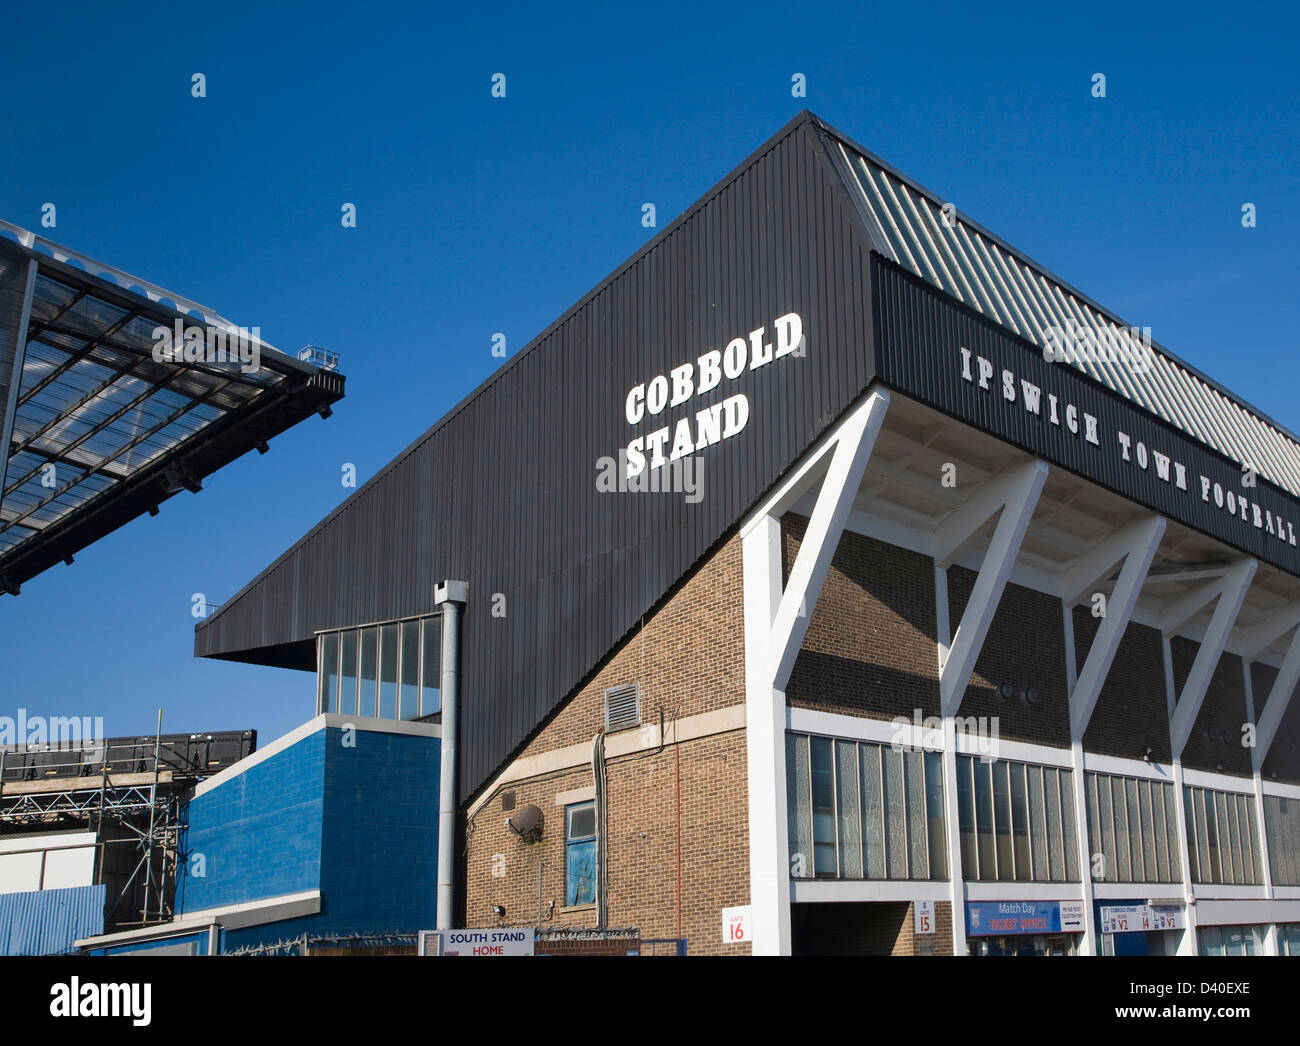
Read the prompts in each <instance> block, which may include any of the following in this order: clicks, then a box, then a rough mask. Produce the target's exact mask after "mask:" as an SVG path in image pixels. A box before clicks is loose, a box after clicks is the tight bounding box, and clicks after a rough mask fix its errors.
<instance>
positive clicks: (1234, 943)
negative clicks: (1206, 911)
mask: <svg viewBox="0 0 1300 1046" xmlns="http://www.w3.org/2000/svg"><path fill="white" fill-rule="evenodd" d="M1196 935H1197V938H1198V939H1199V940H1200V950H1201V954H1202V955H1258V954H1259V952H1260V951H1261V950H1262V948H1261V945H1262V943H1263V940H1264V934H1263V930H1262V927H1259V926H1201V927H1198V928H1197V931H1196Z"/></svg>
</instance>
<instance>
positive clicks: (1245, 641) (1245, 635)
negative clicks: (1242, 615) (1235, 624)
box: [1233, 600, 1300, 661]
mask: <svg viewBox="0 0 1300 1046" xmlns="http://www.w3.org/2000/svg"><path fill="white" fill-rule="evenodd" d="M1297 625H1300V600H1297V601H1296V602H1294V603H1288V604H1287V605H1286V606H1284V607H1279V608H1278V609H1277V610H1274V611H1272V612H1271V613H1270V614H1269V615H1268V617H1267V618H1266V619H1265V620H1263V621H1261V622H1260V623H1259V624H1257V625H1251V626H1250V627H1249V628H1243V629H1239V630H1238V632H1237V634H1236V636H1234V639H1235V640H1236V643H1235V644H1234V645H1233V649H1234V650H1236V651H1237V652H1238V653H1240V654H1241V658H1242V660H1243V661H1254V660H1255V659H1256V658H1257V657H1259V655H1260V654H1262V653H1263V652H1264V651H1265V650H1267V649H1268V648H1269V647H1271V646H1272V645H1273V644H1274V643H1276V642H1277V641H1278V640H1279V639H1281V638H1282V637H1283V636H1284V635H1286V634H1287V633H1288V632H1290V631H1291V629H1293V628H1295V627H1296V626H1297Z"/></svg>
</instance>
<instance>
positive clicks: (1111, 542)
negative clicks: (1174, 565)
mask: <svg viewBox="0 0 1300 1046" xmlns="http://www.w3.org/2000/svg"><path fill="white" fill-rule="evenodd" d="M1157 519H1158V520H1159V521H1160V523H1159V527H1158V528H1157V530H1156V531H1155V544H1154V545H1152V546H1151V554H1152V556H1154V555H1155V551H1156V546H1158V545H1159V544H1160V538H1161V536H1162V535H1163V534H1164V532H1165V521H1164V519H1162V518H1161V517H1159V516H1151V515H1148V516H1142V517H1141V518H1140V519H1135V520H1134V521H1133V522H1132V523H1130V524H1128V526H1125V527H1121V528H1120V529H1119V530H1117V531H1115V533H1114V534H1112V535H1111V536H1110V537H1108V538H1106V540H1104V541H1102V542H1100V543H1099V544H1098V545H1097V546H1096V547H1095V548H1093V549H1092V550H1091V551H1089V552H1086V553H1085V554H1084V555H1082V556H1080V557H1079V558H1078V559H1077V560H1076V561H1075V562H1074V563H1072V564H1071V565H1070V568H1069V569H1068V570H1066V572H1065V574H1064V575H1062V577H1061V602H1062V603H1064V604H1065V605H1066V606H1067V607H1073V606H1074V605H1075V604H1076V603H1081V602H1082V601H1083V600H1084V598H1085V597H1086V596H1088V595H1089V594H1091V592H1092V590H1093V589H1094V587H1095V586H1096V584H1097V582H1099V581H1102V580H1104V579H1105V577H1106V576H1107V575H1108V574H1109V573H1110V571H1111V569H1112V568H1113V567H1114V566H1115V564H1116V563H1118V562H1119V561H1120V560H1122V559H1124V558H1125V557H1127V556H1130V555H1132V553H1133V552H1134V550H1136V549H1140V548H1144V547H1145V546H1146V544H1147V538H1148V537H1149V536H1150V535H1151V533H1152V532H1153V531H1152V528H1153V526H1154V523H1153V521H1154V520H1157Z"/></svg>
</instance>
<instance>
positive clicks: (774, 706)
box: [740, 389, 889, 955]
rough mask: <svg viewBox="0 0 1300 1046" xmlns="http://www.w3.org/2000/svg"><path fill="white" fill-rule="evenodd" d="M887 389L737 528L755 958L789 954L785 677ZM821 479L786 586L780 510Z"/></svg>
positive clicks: (849, 505)
mask: <svg viewBox="0 0 1300 1046" xmlns="http://www.w3.org/2000/svg"><path fill="white" fill-rule="evenodd" d="M888 406H889V393H888V392H887V391H885V390H883V389H877V390H875V391H873V392H872V393H871V394H870V395H868V396H867V397H866V398H865V399H864V400H863V401H862V402H861V403H860V404H859V405H858V406H857V407H855V408H854V409H853V410H852V411H850V412H849V414H848V415H847V416H846V417H845V418H844V420H843V421H841V422H840V423H839V424H838V425H837V426H836V427H835V429H834V430H832V432H831V433H829V434H828V435H827V437H826V438H825V439H823V441H822V442H821V443H820V444H819V445H818V446H817V447H816V448H814V449H813V450H812V451H811V452H810V453H809V454H808V455H807V456H806V457H805V459H804V460H803V461H802V462H801V463H800V464H799V466H798V467H797V468H796V469H795V470H794V471H792V472H791V474H790V475H789V476H787V477H786V479H785V481H784V482H782V483H781V484H780V485H779V486H778V487H777V488H776V489H775V490H774V491H773V492H772V494H771V495H770V496H769V497H768V498H766V499H765V500H764V501H763V502H762V503H761V504H760V506H759V507H758V508H757V509H756V510H755V511H754V512H753V513H751V514H750V517H749V518H748V519H747V520H746V521H745V523H744V524H743V525H742V526H741V528H740V533H741V557H742V566H743V578H744V582H743V584H744V593H745V595H744V607H745V729H746V735H745V748H746V771H747V774H748V806H749V897H750V901H749V903H750V909H751V915H752V918H753V926H752V931H751V934H750V942H751V944H752V946H753V952H754V954H755V955H789V954H790V842H789V830H788V826H787V815H786V809H787V802H788V797H787V796H786V767H785V728H786V707H785V693H784V690H785V684H786V680H787V679H788V678H789V674H790V668H791V667H792V666H793V664H794V659H795V657H796V655H797V654H798V652H799V648H800V646H802V645H803V637H804V634H805V633H806V631H807V628H808V621H809V619H810V617H811V614H812V607H813V606H814V605H815V604H816V602H817V597H818V596H819V595H820V593H821V587H822V583H823V582H824V581H825V579H826V573H827V571H828V570H829V569H830V562H831V559H832V558H833V556H834V553H835V548H836V546H837V545H838V544H839V539H840V535H841V533H842V532H843V530H844V524H845V522H846V521H847V519H848V516H849V511H850V510H851V509H852V506H853V500H854V497H855V496H856V495H857V492H858V488H859V485H860V484H861V482H862V476H863V473H864V472H865V471H866V466H867V460H868V459H869V458H870V456H871V450H872V447H873V446H874V445H875V441H876V437H877V435H879V433H880V426H881V423H882V421H883V420H884V416H885V410H886V409H887V408H888ZM819 476H820V477H822V483H821V489H820V490H819V491H818V495H817V501H816V504H815V505H814V507H813V511H812V515H811V518H810V519H809V521H808V530H807V532H806V533H805V534H804V539H803V541H802V542H800V545H799V554H798V555H797V556H796V557H795V562H794V565H793V567H792V569H791V573H790V581H789V583H788V584H787V586H786V588H785V591H784V593H783V592H782V589H781V519H780V517H781V515H782V514H783V513H784V512H785V511H786V510H788V509H789V508H790V507H791V506H792V505H794V504H795V502H797V501H798V500H799V499H800V498H801V497H802V496H803V494H804V493H805V492H806V491H807V490H808V489H809V488H810V487H811V486H812V485H813V484H814V483H815V482H816V480H817V478H818V477H819Z"/></svg>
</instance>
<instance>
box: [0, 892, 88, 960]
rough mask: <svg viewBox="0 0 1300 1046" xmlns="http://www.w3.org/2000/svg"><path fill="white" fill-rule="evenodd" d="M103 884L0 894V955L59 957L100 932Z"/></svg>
mask: <svg viewBox="0 0 1300 1046" xmlns="http://www.w3.org/2000/svg"><path fill="white" fill-rule="evenodd" d="M107 889H108V887H107V886H106V885H104V884H103V883H100V884H98V885H96V886H73V887H69V888H68V889H65V890H33V891H31V892H29V893H6V894H0V955H61V954H63V953H64V952H70V951H73V950H74V949H73V942H74V941H76V940H78V939H79V938H81V937H93V936H95V935H96V934H100V933H103V932H104V899H105V891H106V890H107Z"/></svg>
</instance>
